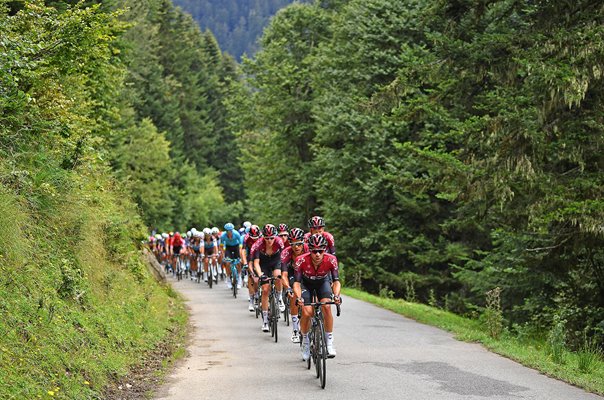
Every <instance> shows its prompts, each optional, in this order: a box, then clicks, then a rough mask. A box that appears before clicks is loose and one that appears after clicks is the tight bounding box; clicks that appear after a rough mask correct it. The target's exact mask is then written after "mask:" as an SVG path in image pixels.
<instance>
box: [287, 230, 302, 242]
mask: <svg viewBox="0 0 604 400" xmlns="http://www.w3.org/2000/svg"><path fill="white" fill-rule="evenodd" d="M302 240H304V231H303V230H302V229H300V228H294V229H292V230H291V231H290V232H289V241H290V243H295V242H301V241H302Z"/></svg>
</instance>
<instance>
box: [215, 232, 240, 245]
mask: <svg viewBox="0 0 604 400" xmlns="http://www.w3.org/2000/svg"><path fill="white" fill-rule="evenodd" d="M220 244H221V246H243V238H242V237H241V235H240V234H239V232H235V231H232V236H231V237H230V238H229V236H228V233H227V232H223V234H222V236H220Z"/></svg>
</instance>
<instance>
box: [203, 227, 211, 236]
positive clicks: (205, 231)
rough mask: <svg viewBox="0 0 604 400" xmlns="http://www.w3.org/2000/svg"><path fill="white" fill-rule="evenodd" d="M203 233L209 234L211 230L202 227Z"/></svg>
mask: <svg viewBox="0 0 604 400" xmlns="http://www.w3.org/2000/svg"><path fill="white" fill-rule="evenodd" d="M203 234H204V235H211V234H212V231H211V230H210V228H203Z"/></svg>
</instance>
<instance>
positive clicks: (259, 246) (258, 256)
mask: <svg viewBox="0 0 604 400" xmlns="http://www.w3.org/2000/svg"><path fill="white" fill-rule="evenodd" d="M283 248H284V247H283V241H282V240H281V238H280V237H278V236H275V240H273V245H272V250H273V254H271V255H268V254H267V253H266V250H267V247H266V240H264V239H259V240H258V241H257V242H256V243H254V245H253V246H252V252H251V258H252V260H260V268H261V269H262V272H263V273H264V274H265V275H268V276H270V275H272V272H273V271H274V270H276V269H281V252H282V251H283Z"/></svg>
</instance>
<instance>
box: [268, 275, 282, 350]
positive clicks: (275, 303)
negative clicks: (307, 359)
mask: <svg viewBox="0 0 604 400" xmlns="http://www.w3.org/2000/svg"><path fill="white" fill-rule="evenodd" d="M279 279H281V275H279V276H271V277H270V278H269V284H270V291H269V293H268V324H269V326H270V329H271V337H274V338H275V343H276V342H277V340H278V338H279V333H278V330H277V327H278V325H277V323H278V322H279V315H280V314H281V312H280V311H279V295H278V294H277V289H276V287H275V281H277V280H279Z"/></svg>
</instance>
